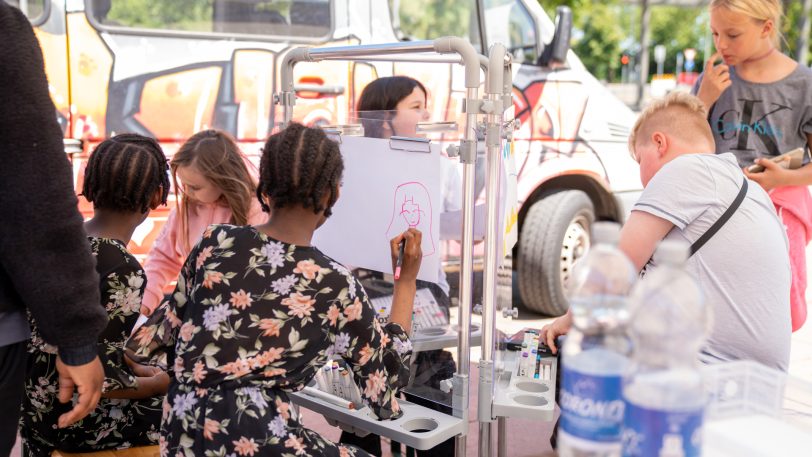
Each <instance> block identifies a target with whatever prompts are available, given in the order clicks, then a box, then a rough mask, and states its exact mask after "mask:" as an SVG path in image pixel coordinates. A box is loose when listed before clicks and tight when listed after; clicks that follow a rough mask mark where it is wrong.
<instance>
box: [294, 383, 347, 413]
mask: <svg viewBox="0 0 812 457" xmlns="http://www.w3.org/2000/svg"><path fill="white" fill-rule="evenodd" d="M302 392H303V393H305V394H307V395H309V396H311V397H313V398H318V399H319V400H323V401H326V402H327V403H330V404H332V405H336V406H340V407H342V408H347V409H355V405H354V404H353V403H352V402H351V401H347V400H345V399H343V398H341V397H336V396H335V395H331V394H329V393H327V392H322V391H320V390H319V389H314V388H312V387H308V386H305V388H304V389H302Z"/></svg>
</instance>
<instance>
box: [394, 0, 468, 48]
mask: <svg viewBox="0 0 812 457" xmlns="http://www.w3.org/2000/svg"><path fill="white" fill-rule="evenodd" d="M398 4H399V5H398ZM390 5H392V6H394V7H398V6H399V11H395V12H394V13H395V14H396V15H398V16H399V17H400V31H401V33H402V34H403V35H404V36H405V37H409V38H412V39H418V40H432V39H434V38H439V37H442V36H458V37H468V38H470V39H471V41H472V42H474V43H477V42H478V41H479V40H478V36H476V33H474V34H473V36H472V34H471V33H470V32H471V31H472V30H471V20H472V19H473V18H475V15H476V9H475V8H474V2H473V1H470V0H400V1H399V2H397V1H391V0H390Z"/></svg>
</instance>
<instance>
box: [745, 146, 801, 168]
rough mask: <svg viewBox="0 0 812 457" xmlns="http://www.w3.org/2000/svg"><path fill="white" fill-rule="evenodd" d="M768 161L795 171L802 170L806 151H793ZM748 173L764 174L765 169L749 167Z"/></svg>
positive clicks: (757, 165) (754, 166)
mask: <svg viewBox="0 0 812 457" xmlns="http://www.w3.org/2000/svg"><path fill="white" fill-rule="evenodd" d="M768 160H771V161H773V162H775V163H777V164H778V165H780V166H781V167H783V168H786V169H789V170H795V169H796V168H801V166H802V165H803V164H804V150H803V148H797V149H793V150H792V151H789V152H785V153H784V154H781V155H780V156H775V157H770V158H769V159H768ZM747 171H748V172H749V173H762V172H764V167H763V166H761V165H759V164H754V165H750V166H749V167H747Z"/></svg>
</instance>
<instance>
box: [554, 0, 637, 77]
mask: <svg viewBox="0 0 812 457" xmlns="http://www.w3.org/2000/svg"><path fill="white" fill-rule="evenodd" d="M539 3H540V4H541V6H542V7H544V9H545V11H546V12H547V14H548V15H550V17H554V16H555V9H556V8H557V7H559V6H562V5H566V6H569V7H570V8H571V9H572V11H573V22H574V24H573V29H574V31H573V37H574V38H573V42H572V47H573V50H574V51H575V53H576V54H578V57H580V58H581V61H582V62H583V63H584V66H586V67H587V68H588V69H589V71H590V72H591V73H592V74H593V75H595V77H596V78H598V79H603V80H608V81H612V80H615V79H617V77H618V76H619V75H618V73H619V72H618V70H619V69H620V67H621V63H620V56H621V50H622V49H621V42H622V41H623V40H624V39H625V38H626V36H627V35H628V30H625V29H624V28H623V25H624V23H626V22H628V21H627V20H624V18H623V15H622V12H623V8H622V7H621V6H620V4H619V2H618V1H617V0H607V1H605V2H592V1H588V0H540V1H539Z"/></svg>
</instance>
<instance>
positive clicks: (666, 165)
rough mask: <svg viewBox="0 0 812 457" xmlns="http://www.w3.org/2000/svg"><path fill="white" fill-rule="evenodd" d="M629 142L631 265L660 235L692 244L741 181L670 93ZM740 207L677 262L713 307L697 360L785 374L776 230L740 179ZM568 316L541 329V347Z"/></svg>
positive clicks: (695, 112) (769, 212) (783, 251)
mask: <svg viewBox="0 0 812 457" xmlns="http://www.w3.org/2000/svg"><path fill="white" fill-rule="evenodd" d="M629 147H630V149H631V151H632V155H633V156H634V158H635V160H637V161H638V163H640V178H641V180H642V182H643V186H644V187H645V189H644V190H643V194H642V195H641V197H640V200H639V201H638V202H637V203H636V204H635V206H634V207H633V208H632V214H631V215H630V216H629V219H628V221H627V222H626V224H625V225H624V226H623V230H622V232H621V236H620V249H621V250H622V251H623V252H624V253H625V254H626V255H627V256H628V257H629V259H631V261H632V262H633V263H634V265H635V266H636V267H637V268H638V269H641V270H642V269H643V268H644V267H646V268H647V269H652V268H657V265H655V264H653V263H651V262H650V259H651V257H652V255H653V253H654V250H655V248H656V247H657V244H658V243H659V242H660V241H662V240H663V239H666V238H668V239H679V240H683V241H686V242H688V243H691V244H693V243H694V242H695V241H697V239H699V238H700V237H701V236H702V235H703V234H704V233H705V232H706V231H707V230H708V228H710V227H711V226H712V225H713V224H714V223H715V222H716V221H717V220H718V219H719V217H720V216H721V215H722V214H723V213H724V212H725V211H726V210H727V208H728V207H729V206H730V204H731V202H733V201H734V200H735V199H736V196H737V194H738V193H739V190H740V189H741V186H742V182H743V180H744V179H745V178H744V175H743V173H742V171H741V169H739V167H738V164H737V162H736V159H735V157H734V156H733V155H732V154H721V155H714V154H713V150H714V141H713V135H712V133H711V131H710V128H709V127H708V123H707V120H706V115H705V110H704V106H703V105H702V103H701V102H700V101H699V100H698V99H697V98H696V97H693V96H691V95H688V94H682V93H674V94H671V95H669V96H668V97H666V98H665V99H663V100H659V101H656V102H653V103H652V104H651V105H650V106H649V108H648V109H646V110H645V111H644V112H643V113H642V114H641V115H640V118H639V119H638V120H637V123H636V125H635V127H634V130H633V132H632V135H631V136H630V138H629ZM748 184H749V185H748V188H747V193H746V195H745V198H744V200H743V201H742V203H741V206H739V207H738V209H737V210H736V211H735V212H734V213H733V216H732V217H731V218H730V219H729V220H728V221H727V223H726V224H725V225H724V226H722V228H721V229H720V230H719V231H718V232H717V233H716V234H715V235H714V236H713V237H712V238H711V239H710V240H709V241H708V242H707V243H706V244H705V245H704V246H702V248H701V249H699V250H698V251H697V252H696V253H695V254H694V255H693V256H692V257H691V258H690V259H689V260H688V263H687V268H688V271H689V272H690V273H691V274H692V275H693V276H694V277H695V278H696V279H697V281H698V282H699V285H700V287H701V289H702V291H703V293H704V296H705V300H706V303H707V304H708V306H710V307H711V309H712V310H713V314H714V320H713V322H714V324H713V329H712V330H711V333H710V335H709V337H708V340H707V342H706V344H705V346H704V348H703V351H702V359H703V360H704V361H705V362H709V363H712V362H714V361H728V360H738V359H746V360H755V361H757V362H759V363H761V364H764V365H766V366H769V367H772V368H776V369H779V370H783V371H786V370H787V367H788V364H789V349H790V335H791V328H790V314H789V291H790V265H789V253H788V245H787V239H786V235H785V233H784V227H783V225H782V224H781V221H780V219H778V216H777V214H776V212H775V209H774V207H773V205H772V203H771V202H770V198H769V197H768V196H767V193H766V192H765V191H764V190H763V189H762V188H761V187H760V186H758V185H757V184H755V183H753V182H749V181H748ZM570 325H571V318H570V317H569V314H567V315H566V316H564V317H562V318H559V319H557V320H556V321H555V322H553V323H552V324H551V325H549V326H547V327H545V328H544V329H542V337H544V338H545V339H546V341H547V342H548V344H550V345H551V347H554V338H555V337H556V336H558V335H560V334H564V333H566V331H567V330H568V329H569V327H570Z"/></svg>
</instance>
